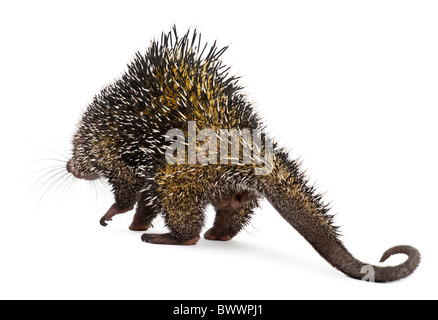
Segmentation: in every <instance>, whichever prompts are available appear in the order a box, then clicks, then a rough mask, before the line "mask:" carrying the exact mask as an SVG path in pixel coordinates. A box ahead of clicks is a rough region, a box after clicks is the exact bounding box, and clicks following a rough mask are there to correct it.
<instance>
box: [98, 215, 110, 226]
mask: <svg viewBox="0 0 438 320" xmlns="http://www.w3.org/2000/svg"><path fill="white" fill-rule="evenodd" d="M106 221H107V220H106V217H105V216H103V217H102V218H100V221H99V223H100V225H101V226H102V227H106V226H107V225H108V223H106ZM109 221H111V219H109Z"/></svg>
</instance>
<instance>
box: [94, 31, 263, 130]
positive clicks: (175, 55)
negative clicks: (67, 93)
mask: <svg viewBox="0 0 438 320" xmlns="http://www.w3.org/2000/svg"><path fill="white" fill-rule="evenodd" d="M207 46H208V45H207V44H205V45H204V46H201V36H200V35H199V34H197V32H196V30H194V31H193V32H190V31H189V32H187V33H186V34H185V35H184V36H183V37H182V38H179V37H178V34H177V31H176V28H175V27H173V30H172V31H170V32H168V33H167V34H165V33H163V34H162V35H161V40H160V41H152V43H151V45H150V47H149V48H148V50H147V51H146V53H145V54H141V53H137V54H136V55H135V58H134V60H133V62H132V63H131V64H130V65H129V66H128V71H127V72H126V73H125V74H124V75H123V76H122V78H121V80H119V81H117V82H116V83H114V84H113V85H111V86H109V87H108V88H107V89H105V90H103V92H102V93H101V95H99V96H98V97H96V100H95V103H97V104H101V103H100V102H103V103H104V105H105V107H106V108H113V106H119V108H118V109H117V111H115V113H117V112H121V113H123V111H120V109H127V110H126V111H128V110H129V111H130V112H129V113H131V112H132V111H135V113H136V114H137V115H140V116H141V117H142V118H144V121H145V122H146V125H147V127H148V128H150V129H152V128H153V129H155V131H154V132H156V133H158V132H159V133H165V132H166V131H167V130H169V129H170V128H179V129H182V130H183V129H184V128H186V127H187V122H188V121H191V120H195V121H196V122H197V127H198V128H199V129H202V128H212V129H215V128H222V129H232V128H234V129H237V128H248V129H253V128H256V127H258V126H259V120H258V117H257V116H256V115H255V114H254V112H253V109H252V107H251V105H250V103H249V102H248V101H246V98H245V96H244V95H243V94H241V93H240V92H241V89H242V88H241V87H240V86H239V84H238V78H237V77H234V76H229V74H228V71H229V68H228V67H226V66H224V65H222V62H221V59H220V58H221V56H222V54H223V53H224V51H225V50H226V49H227V47H224V48H222V49H218V48H217V47H216V42H215V43H214V44H213V45H212V46H211V47H210V48H208V47H207ZM131 116H133V114H131Z"/></svg>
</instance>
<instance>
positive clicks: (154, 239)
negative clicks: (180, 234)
mask: <svg viewBox="0 0 438 320" xmlns="http://www.w3.org/2000/svg"><path fill="white" fill-rule="evenodd" d="M141 241H143V242H147V243H153V244H173V245H175V244H176V245H185V246H187V245H194V244H196V243H197V242H198V241H199V237H195V238H193V239H190V240H179V239H175V238H174V237H173V236H172V235H171V234H170V233H162V234H159V233H144V234H143V235H142V236H141Z"/></svg>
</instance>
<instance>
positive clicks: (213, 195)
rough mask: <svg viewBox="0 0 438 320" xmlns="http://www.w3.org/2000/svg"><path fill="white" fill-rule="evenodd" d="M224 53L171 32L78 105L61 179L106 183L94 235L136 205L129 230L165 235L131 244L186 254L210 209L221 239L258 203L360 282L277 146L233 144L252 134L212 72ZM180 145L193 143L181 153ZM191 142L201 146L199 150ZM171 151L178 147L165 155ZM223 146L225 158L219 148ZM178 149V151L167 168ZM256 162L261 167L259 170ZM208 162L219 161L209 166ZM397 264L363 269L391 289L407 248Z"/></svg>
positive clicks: (246, 113)
mask: <svg viewBox="0 0 438 320" xmlns="http://www.w3.org/2000/svg"><path fill="white" fill-rule="evenodd" d="M225 50H226V47H224V48H222V49H218V48H217V47H216V43H214V44H213V45H212V46H211V47H207V44H205V45H204V46H201V37H200V35H199V34H197V32H196V30H195V31H193V32H190V31H189V32H187V33H186V34H185V35H184V36H183V37H178V34H177V31H176V28H175V27H173V30H171V31H170V32H168V33H163V34H162V35H161V40H159V41H152V43H151V46H150V47H149V49H148V50H147V52H146V53H145V54H141V53H137V54H136V55H135V58H134V60H133V62H132V63H131V64H130V65H129V66H128V70H127V72H126V73H124V74H123V75H122V77H121V78H120V79H119V80H118V81H116V82H114V83H113V84H112V85H109V86H108V87H106V88H104V89H103V90H102V91H101V92H100V94H98V95H97V96H96V97H95V98H94V100H93V101H92V102H91V104H90V105H89V106H88V108H87V110H86V111H85V113H84V114H83V117H82V119H81V121H80V123H79V125H78V129H77V132H76V133H75V135H74V137H73V156H72V158H71V160H70V161H69V162H68V163H67V170H68V171H69V172H70V173H72V174H73V175H74V176H75V177H77V178H81V179H87V180H93V179H99V178H105V179H107V180H108V182H109V183H110V184H111V186H112V189H113V192H114V196H115V203H114V204H113V205H112V206H111V208H110V209H109V210H108V211H107V213H106V214H105V215H104V216H103V217H102V219H101V224H102V225H106V222H107V221H109V220H111V218H112V217H113V216H114V215H116V214H120V213H124V212H127V211H129V210H131V209H133V207H134V205H135V204H136V203H137V208H136V212H135V215H134V220H133V222H132V224H131V226H130V229H131V230H143V231H145V230H147V229H148V228H149V227H150V226H151V223H152V220H153V219H154V218H155V217H156V216H157V215H158V214H161V215H162V216H163V217H164V220H165V223H166V226H167V227H168V228H169V230H170V232H169V233H167V234H150V233H145V234H143V235H142V240H143V241H145V242H149V243H157V244H181V245H190V244H196V243H197V241H198V240H199V237H200V233H201V229H202V227H203V223H204V211H205V208H206V206H207V205H208V204H212V205H213V206H214V207H215V210H216V217H215V221H214V224H213V227H212V228H211V229H209V230H208V231H207V232H206V233H205V238H206V239H209V240H230V239H231V238H233V237H234V236H235V235H236V234H237V233H238V232H239V231H240V230H242V228H243V227H244V226H245V225H246V224H247V223H248V222H249V220H250V218H251V215H252V213H253V210H254V209H255V208H257V207H258V199H260V198H261V197H266V198H267V200H268V201H269V202H270V203H271V204H272V205H273V207H274V208H275V209H276V210H277V211H278V212H279V213H280V214H281V215H282V217H283V218H284V219H285V220H286V221H287V222H289V223H290V224H291V225H292V226H293V227H294V228H295V229H296V230H297V231H298V232H299V233H300V234H301V235H302V236H303V237H304V238H305V239H307V240H308V241H309V243H310V244H311V245H312V246H313V247H314V248H315V249H316V251H317V252H318V253H319V254H320V255H321V256H322V257H323V258H324V259H326V260H327V261H328V262H329V263H330V264H331V265H332V266H334V267H335V268H337V269H339V270H340V271H342V272H343V273H345V274H347V275H348V276H350V277H353V278H356V279H361V278H362V277H364V275H365V272H364V271H363V270H364V269H363V268H364V267H366V266H368V265H367V264H364V263H362V262H360V261H358V260H357V259H355V258H354V257H353V256H352V255H351V254H350V253H349V251H348V250H347V249H346V248H345V247H344V245H343V244H342V242H341V241H340V240H339V235H338V232H337V227H336V226H334V225H333V223H332V218H333V216H332V215H330V214H329V213H328V211H329V209H328V207H327V206H326V205H325V204H324V203H323V201H322V200H321V195H319V194H318V193H317V192H316V191H315V190H314V188H313V187H311V186H309V183H308V182H307V180H306V178H305V176H304V174H303V173H302V171H301V170H300V168H299V164H298V163H297V162H296V161H295V160H291V159H289V157H288V154H287V152H286V151H285V150H284V149H282V148H279V147H277V145H276V144H274V145H273V147H272V149H271V151H270V149H269V148H268V147H267V146H268V143H267V141H268V140H266V136H265V144H263V145H262V146H261V147H260V146H259V145H258V144H257V143H256V142H257V141H258V140H261V136H258V138H257V137H256V135H253V136H252V139H251V137H250V139H249V140H248V139H244V137H245V133H247V132H256V131H257V130H260V129H261V128H262V124H261V121H260V118H259V117H258V115H257V114H256V113H255V112H254V110H253V108H252V106H251V104H250V103H249V102H248V101H247V100H246V98H245V96H244V94H243V93H242V88H241V87H240V86H239V83H238V80H239V79H238V78H237V77H233V76H230V75H229V74H228V68H226V67H225V66H224V65H222V63H221V59H220V58H221V55H222V54H223V52H224V51H225ZM205 129H209V130H210V131H209V133H210V134H207V135H206V134H205V131H203V130H205ZM172 130H174V131H172ZM223 130H228V132H231V131H232V130H235V131H234V132H237V133H238V136H237V137H238V138H237V140H233V139H234V136H233V135H228V136H225V138H223V137H222V136H221V134H222V133H223ZM169 132H171V134H169ZM172 132H173V133H172ZM217 137H219V138H220V140H219V141H220V143H218V140H215V139H214V138H217ZM246 137H247V136H246ZM175 138H176V139H175ZM196 138H198V139H196ZM229 138H231V139H229ZM187 140H188V141H189V143H188V142H187ZM190 140H192V141H195V144H194V145H193V144H192V145H191V146H190ZM199 140H201V141H206V142H205V144H203V145H201V144H200V143H199ZM229 140H231V141H229ZM176 141H178V142H181V143H180V144H179V145H175V143H176ZM170 142H171V143H173V144H172V145H171V143H170ZM223 142H225V145H226V152H224V153H222V152H223V149H221V148H219V145H222V143H223ZM229 142H233V144H234V146H236V145H237V146H239V147H241V148H243V150H248V148H252V149H253V150H252V153H251V152H250V153H249V155H248V152H246V153H245V152H240V151H239V153H237V154H236V153H234V154H233V153H232V152H231V155H230V151H229V149H228V143H229ZM206 145H208V148H206V147H205V146H206ZM256 145H257V146H259V147H258V151H259V153H257V152H256V151H257V150H255V146H256ZM175 146H177V148H175ZM181 147H182V148H181ZM186 147H188V152H186V153H185V152H182V153H180V155H178V156H177V157H173V156H174V155H175V151H181V150H182V151H185V150H187V149H186ZM172 148H173V149H172ZM245 148H246V149H245ZM219 149H221V150H219ZM169 150H171V151H172V152H168V151H169ZM240 150H241V149H240ZM201 151H202V152H201ZM262 153H264V154H265V156H266V158H265V160H266V159H268V160H270V161H268V162H266V161H265V163H264V164H262V163H261V161H260V160H261V157H262ZM269 153H270V158H269V157H268V156H269ZM181 154H182V155H181ZM207 154H208V156H207ZM256 154H258V155H256ZM219 155H220V156H221V161H215V160H216V159H217V157H218V156H219ZM224 156H225V159H226V160H227V161H223V157H224ZM172 157H173V158H172ZM233 157H234V158H233ZM245 157H246V158H245ZM201 158H202V159H204V160H205V159H208V160H209V161H208V162H205V161H204V162H202V161H200V159H201ZM169 159H170V160H171V161H169ZM197 160H198V161H197ZM228 160H234V161H228ZM236 160H237V161H236ZM244 160H246V161H244ZM257 170H259V172H257ZM397 253H404V254H406V255H408V259H407V260H406V262H404V263H402V264H401V265H398V266H394V267H377V266H372V268H374V280H375V281H378V282H389V281H395V280H398V279H401V278H404V277H406V276H408V275H409V274H411V273H412V272H413V271H414V270H415V269H416V267H417V266H418V264H419V262H420V254H419V252H418V251H417V250H416V249H415V248H413V247H410V246H397V247H393V248H391V249H389V250H387V251H386V252H385V253H384V254H383V256H382V259H381V261H385V260H386V259H387V258H388V257H389V256H391V255H393V254H397ZM365 269H366V268H365Z"/></svg>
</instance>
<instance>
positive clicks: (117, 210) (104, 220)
mask: <svg viewBox="0 0 438 320" xmlns="http://www.w3.org/2000/svg"><path fill="white" fill-rule="evenodd" d="M132 209H134V206H130V207H128V208H125V209H120V207H119V206H118V205H117V203H114V204H113V205H112V206H111V207H110V208H109V209H108V211H107V212H106V213H105V214H104V216H103V217H102V218H100V224H101V225H102V226H104V227H106V226H107V225H108V223H107V222H108V221H111V220H112V217H114V216H115V215H117V214H121V213H125V212H128V211H130V210H132Z"/></svg>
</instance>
